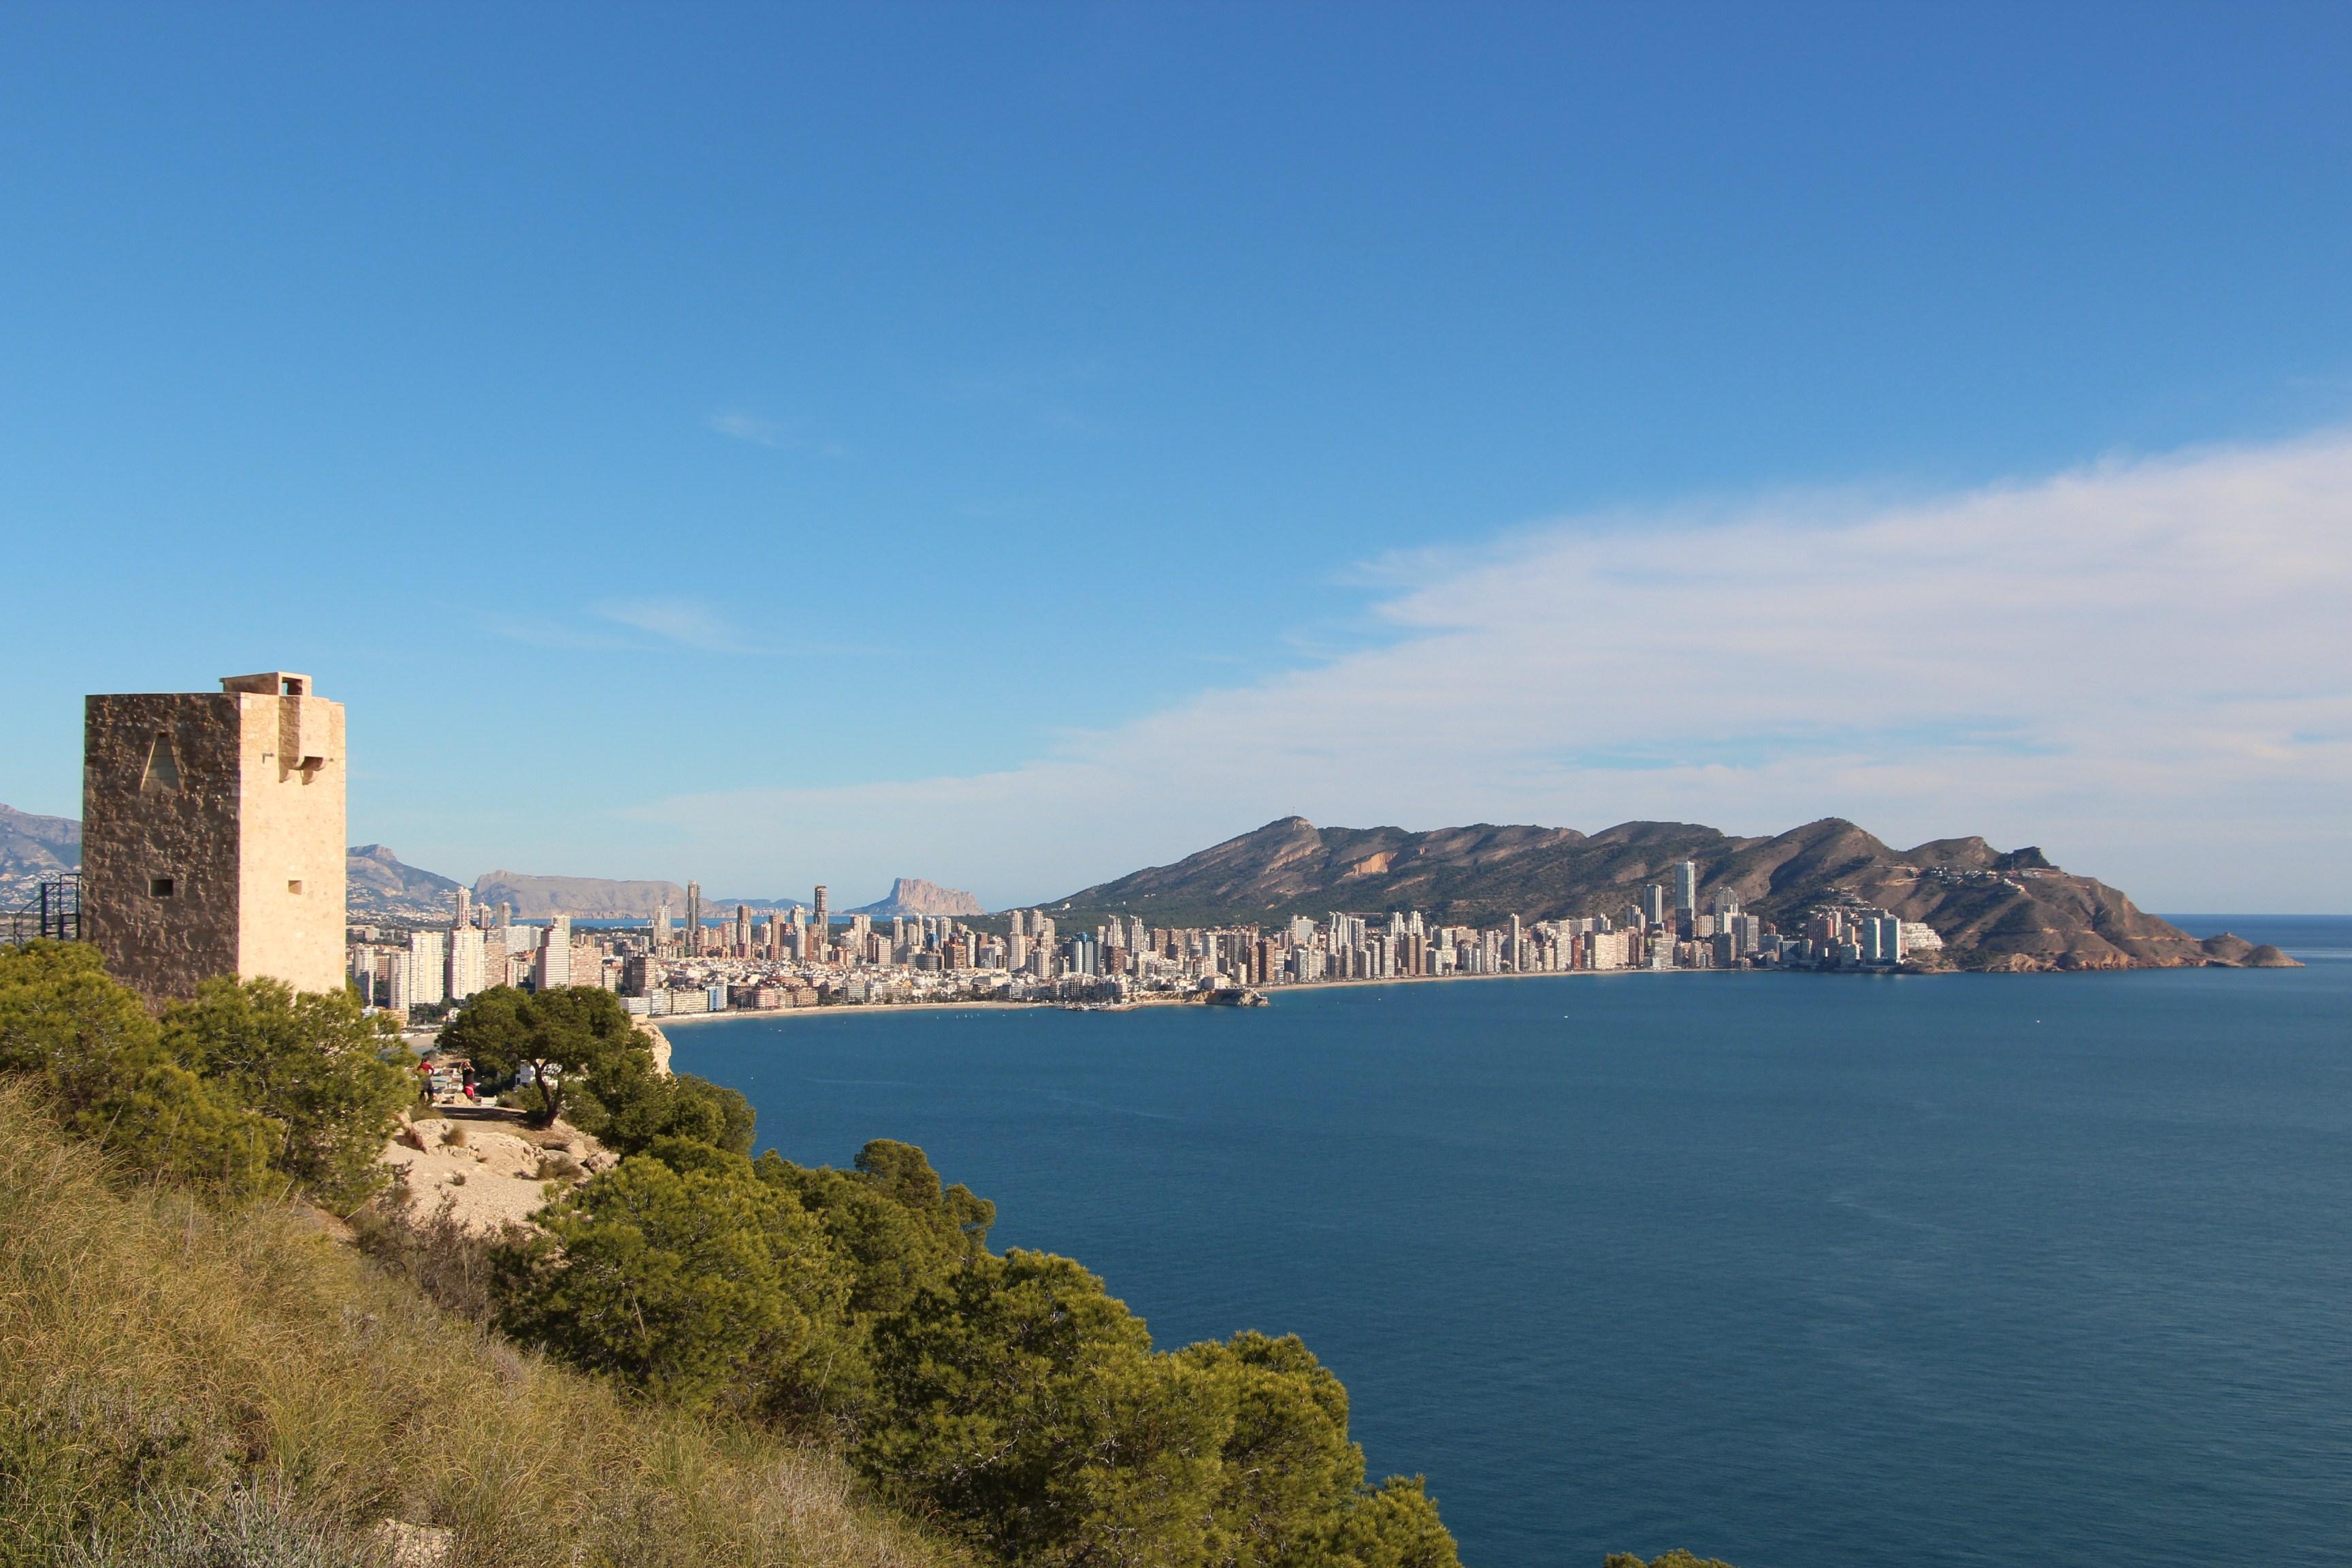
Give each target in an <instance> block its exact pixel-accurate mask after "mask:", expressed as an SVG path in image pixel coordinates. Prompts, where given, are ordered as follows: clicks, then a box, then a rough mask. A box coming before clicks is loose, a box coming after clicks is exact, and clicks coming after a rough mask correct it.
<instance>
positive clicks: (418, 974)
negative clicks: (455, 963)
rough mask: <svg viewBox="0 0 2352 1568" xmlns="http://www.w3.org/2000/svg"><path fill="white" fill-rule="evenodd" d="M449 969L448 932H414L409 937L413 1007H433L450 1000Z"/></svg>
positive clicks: (409, 996)
mask: <svg viewBox="0 0 2352 1568" xmlns="http://www.w3.org/2000/svg"><path fill="white" fill-rule="evenodd" d="M448 965H449V933H448V932H446V931H410V932H409V933H408V1005H410V1006H412V1007H430V1006H434V1005H436V1004H438V1003H442V1002H446V1001H447V1000H448V999H449V994H448V990H447V983H448Z"/></svg>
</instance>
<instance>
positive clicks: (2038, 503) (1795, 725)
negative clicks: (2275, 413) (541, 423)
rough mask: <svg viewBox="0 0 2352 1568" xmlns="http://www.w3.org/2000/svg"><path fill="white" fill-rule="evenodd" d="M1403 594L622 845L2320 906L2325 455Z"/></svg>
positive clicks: (2101, 467)
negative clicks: (1448, 838) (1973, 844)
mask: <svg viewBox="0 0 2352 1568" xmlns="http://www.w3.org/2000/svg"><path fill="white" fill-rule="evenodd" d="M1416 564H1417V565H1418V566H1419V567H1420V568H1421V570H1422V571H1423V575H1422V576H1420V577H1419V578H1418V579H1417V580H1416V581H1413V582H1412V583H1410V584H1401V585H1400V586H1399V587H1398V588H1397V590H1396V591H1394V592H1393V593H1391V595H1390V596H1388V597H1387V598H1386V599H1384V600H1382V601H1381V602H1380V603H1379V604H1377V605H1375V607H1374V619H1375V621H1376V623H1377V624H1378V625H1379V626H1381V627H1382V628H1384V630H1385V632H1386V634H1387V637H1386V640H1384V641H1382V642H1381V643H1380V644H1379V646H1375V647H1367V648H1361V649H1359V650H1357V651H1353V652H1349V653H1346V654H1343V655H1339V656H1338V657H1334V658H1330V659H1328V661H1326V662H1322V663H1319V664H1316V665H1314V666H1311V667H1309V668H1300V669H1296V670H1290V671H1286V672H1282V673H1278V674H1275V675H1271V676H1268V677H1267V678H1265V679H1262V680H1259V681H1256V682H1254V683H1250V684H1247V685H1244V686H1239V687H1235V688H1232V689H1219V690H1211V691H1205V692H1203V693H1202V694H1200V695H1199V696H1197V697H1195V698H1193V699H1192V700H1188V701H1185V702H1183V703H1181V704H1178V705H1175V706H1173V707H1171V708H1169V709H1166V710H1161V711H1160V712H1156V713H1152V714H1150V715H1147V716H1145V717H1143V718H1141V719H1139V720H1138V721H1135V722H1133V723H1130V724H1127V725H1124V726H1121V727H1118V728H1116V729H1112V730H1109V731H1099V732H1092V733H1086V734H1079V735H1075V736H1072V737H1069V738H1068V739H1067V740H1066V742H1064V743H1063V744H1062V745H1061V746H1060V747H1059V748H1058V749H1057V750H1056V751H1055V752H1054V753H1053V754H1051V755H1047V756H1045V757H1042V758H1040V759H1038V760H1037V761H1035V762H1034V763H1031V764H1029V765H1026V766H1024V767H1021V768H1018V769H1014V770H1012V771H1009V772H1005V773H991V774H985V775H979V776H973V777H948V778H938V779H929V780H919V781H908V782H904V783H898V784H884V785H880V786H874V785H864V786H860V787H858V788H856V789H855V790H848V789H845V790H814V791H793V792H737V793H730V794H721V795H695V796H687V797H681V798H678V799H676V800H672V801H668V802H665V803H662V804H661V805H659V806H657V807H655V808H651V809H650V810H649V811H648V813H647V814H646V815H648V816H654V817H656V818H657V819H659V820H661V821H662V822H664V823H665V824H667V825H668V826H670V827H672V828H673V829H675V830H677V831H679V832H681V833H682V834H684V835H685V836H686V837H687V838H688V840H689V841H690V842H694V843H696V844H698V845H700V846H703V847H705V848H706V850H707V852H709V853H710V854H712V855H713V856H714V857H723V858H727V859H730V860H734V861H737V862H740V863H742V864H744V865H746V866H751V867H757V868H773V870H774V872H775V873H777V874H785V873H787V872H790V873H795V874H796V873H798V872H799V871H801V869H802V867H801V864H800V862H801V860H802V859H803V856H804V854H805V852H804V851H803V850H800V849H798V848H793V849H791V850H790V851H788V850H787V847H788V846H798V845H802V844H805V843H808V842H811V841H814V842H821V843H824V845H826V846H827V850H826V854H827V856H828V858H830V859H831V860H832V861H833V862H834V863H835V864H836V865H837V866H839V868H840V872H839V874H840V875H842V876H843V877H844V878H845V879H846V878H847V877H848V876H850V875H852V874H856V875H860V876H864V877H866V878H868V879H871V878H873V877H877V876H880V875H884V874H887V873H886V872H885V868H886V867H887V868H899V869H904V870H907V871H908V874H917V873H918V871H919V874H924V875H933V876H937V877H940V879H950V880H953V879H961V885H966V886H972V887H975V888H976V889H994V890H995V896H996V897H998V898H1022V899H1029V898H1036V897H1041V896H1046V895H1051V894H1055V893H1060V892H1064V891H1067V890H1070V889H1075V888H1076V887H1078V886H1080V885H1083V884H1084V883H1086V882H1089V881H1093V880H1096V879H1099V878H1102V877H1105V876H1109V875H1116V874H1118V873H1120V872H1123V871H1126V870H1129V869H1132V868H1134V867H1136V866H1138V865H1140V864H1143V863H1145V862H1146V861H1148V860H1155V859H1158V860H1164V859H1166V858H1172V857H1174V856H1177V855H1181V854H1183V853H1186V852H1188V851H1190V850H1192V849H1193V848H1197V847H1201V846H1202V845H1204V844H1207V843H1209V842H1212V841H1213V840H1214V839H1217V838H1220V837H1225V836H1227V835H1230V834H1232V833H1234V832H1238V831H1242V830H1244V829H1247V828H1249V827H1252V826H1256V825H1257V824H1259V823H1261V822H1264V821H1265V820H1268V819H1270V818H1272V817H1275V816H1281V815H1284V814H1286V813H1288V812H1292V811H1298V812H1303V813H1304V814H1306V815H1307V816H1310V817H1312V818H1313V819H1314V820H1316V821H1318V822H1324V823H1348V824H1351V825H1370V824H1373V823H1391V822H1392V823H1400V824H1402V825H1405V826H1437V825H1440V824H1444V823H1451V822H1466V821H1479V820H1486V821H1500V820H1517V821H1538V822H1547V823H1558V824H1565V825H1568V826H1580V827H1584V828H1587V829H1592V828H1598V827H1601V826H1606V825H1608V824H1609V823H1612V822H1615V821H1620V820H1623V819H1626V818H1630V817H1664V818H1676V819H1682V820H1694V821H1703V822H1708V823H1712V824H1715V825H1717V826H1723V827H1725V828H1727V829H1729V830H1731V831H1735V832H1749V833H1754V832H1766V831H1771V830H1775V829H1778V828H1781V827H1786V826H1791V825H1793V824H1795V823H1798V822H1802V821H1806V820H1810V819H1811V818H1813V817H1818V816H1832V815H1834V816H1848V817H1852V818H1853V819H1854V820H1856V821H1859V822H1861V823H1863V824H1864V826H1868V827H1870V828H1871V829H1873V830H1874V831H1875V832H1878V833H1880V834H1881V835H1882V836H1884V837H1888V838H1890V839H1894V840H1896V841H1899V842H1904V843H1909V842H1916V841H1918V840H1923V839H1926V838H1929V837H1940V836H1943V835H1947V834H1958V833H1978V832H1980V833H1984V834H1986V835H1988V836H1989V837H1993V838H1994V839H1995V840H1996V841H1997V842H2001V843H2004V844H2017V843H2023V842H2029V841H2031V842H2039V843H2041V844H2042V846H2043V847H2045V848H2047V849H2048V850H2050V852H2051V853H2052V854H2053V857H2055V858H2058V859H2059V860H2060V861H2061V862H2062V863H2063V864H2067V865H2069V866H2071V867H2073V868H2078V869H2084V870H2088V871H2091V872H2093V873H2094V874H2096V875H2100V876H2103V877H2105V878H2106V879H2109V880H2111V881H2114V882H2116V883H2118V884H2119V885H2122V886H2124V887H2126V889H2130V890H2131V891H2133V892H2134V893H2135V894H2136V895H2139V896H2141V897H2142V898H2143V899H2144V900H2145V901H2147V902H2149V903H2151V904H2154V905H2156V906H2158V907H2164V906H2165V905H2166V904H2168V903H2170V904H2171V905H2172V906H2173V907H2179V905H2180V902H2181V901H2182V900H2187V901H2189V902H2193V903H2204V904H2209V905H2210V904H2211V903H2217V902H2218V903H2221V904H2223V905H2225V906H2226V905H2234V906H2235V907H2240V908H2271V909H2282V908H2295V907H2303V908H2314V909H2316V908H2333V907H2336V905H2338V904H2340V903H2341V902H2342V894H2341V893H2340V891H2338V890H2337V889H2340V887H2341V886H2342V885H2343V883H2344V882H2345V880H2346V879H2347V877H2352V823H2347V813H2346V810H2345V806H2344V801H2345V800H2346V798H2347V787H2352V631H2347V626H2352V616H2347V614H2346V611H2345V606H2346V605H2352V437H2347V436H2344V435H2329V436H2326V437H2316V438H2313V439H2309V440H2305V441H2300V442H2295V443H2291V444H2286V445H2282V446H2275V447H2263V448H2250V449H2234V450H2212V451H2202V452H2192V453H2187V454H2180V455H2175V456H2171V457H2166V458H2152V459H2141V460H2136V461H2121V460H2117V461H2108V462H2103V463H2099V464H2095V465H2092V466H2089V467H2086V468H2080V469H2076V470H2074V471H2071V472H2067V473H2063V474H2060V475H2058V476H2055V477H2053V478H2051V479H2044V480H2041V481H2038V482H2032V483H2020V484H2014V485H2008V486H2001V487H1996V488H1990V489H1983V490H1979V491H1975V492H1971V493H1969V494H1964V495H1959V496H1955V497H1948V498H1943V499H1938V500H1913V501H1901V502H1885V503H1880V504H1878V505H1876V506H1871V505H1867V504H1858V503H1857V501H1856V500H1855V498H1854V497H1853V496H1852V495H1827V496H1823V497H1821V498H1816V499H1811V500H1809V499H1807V498H1804V497H1778V498H1774V499H1771V500H1764V501H1759V502H1757V503H1754V504H1752V505H1750V506H1748V507H1746V508H1709V509H1706V510H1705V511H1704V512H1700V511H1691V512H1685V513H1680V514H1678V513H1675V512H1673V511H1670V510H1668V511H1661V512H1658V513H1656V514H1653V515H1650V516H1648V517H1642V516H1628V515H1612V516H1610V517H1607V518H1602V519H1591V518H1586V519H1565V520H1560V521H1555V522H1552V523H1550V524H1547V525H1544V526H1540V527H1537V528H1533V529H1528V530H1522V531H1517V533H1515V534H1514V535H1513V536H1512V537H1510V538H1509V539H1508V540H1507V541H1506V542H1503V543H1501V544H1499V545H1497V546H1496V547H1495V548H1494V549H1492V550H1490V551H1488V552H1484V553H1483V554H1481V555H1475V556H1469V557H1453V558H1446V557H1430V558H1426V559H1424V560H1423V561H1421V562H1419V563H1416ZM1398 566H1399V563H1394V562H1391V563H1374V564H1373V565H1372V566H1370V567H1368V568H1367V571H1368V572H1370V573H1374V574H1383V573H1385V574H1393V573H1395V572H1396V570H1397V569H1398ZM1391 580H1394V578H1393V577H1392V576H1391ZM809 869H812V870H814V869H822V868H814V867H813V868H809ZM983 896H984V897H985V896H988V895H987V894H986V893H984V894H983Z"/></svg>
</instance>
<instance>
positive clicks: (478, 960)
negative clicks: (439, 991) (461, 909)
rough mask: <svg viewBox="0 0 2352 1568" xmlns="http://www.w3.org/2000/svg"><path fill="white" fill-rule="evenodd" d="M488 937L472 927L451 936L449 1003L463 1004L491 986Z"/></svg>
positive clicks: (461, 929) (486, 933)
mask: <svg viewBox="0 0 2352 1568" xmlns="http://www.w3.org/2000/svg"><path fill="white" fill-rule="evenodd" d="M489 973H490V960H489V936H488V932H486V931H476V930H475V929H474V928H473V927H472V926H462V927H460V928H459V929H457V930H456V931H451V932H450V933H449V1000H450V1001H452V1002H463V1001H464V1000H465V999H466V998H467V997H468V996H471V995H473V994H475V993H476V992H478V991H480V990H482V989H483V988H484V987H486V986H488V984H489Z"/></svg>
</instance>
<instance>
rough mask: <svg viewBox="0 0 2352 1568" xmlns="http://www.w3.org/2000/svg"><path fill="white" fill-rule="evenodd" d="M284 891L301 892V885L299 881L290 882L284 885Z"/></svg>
mask: <svg viewBox="0 0 2352 1568" xmlns="http://www.w3.org/2000/svg"><path fill="white" fill-rule="evenodd" d="M286 890H287V891H288V892H289V893H299V892H300V891H301V890H302V884H301V882H300V881H299V880H296V881H290V882H289V883H287V884H286Z"/></svg>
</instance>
